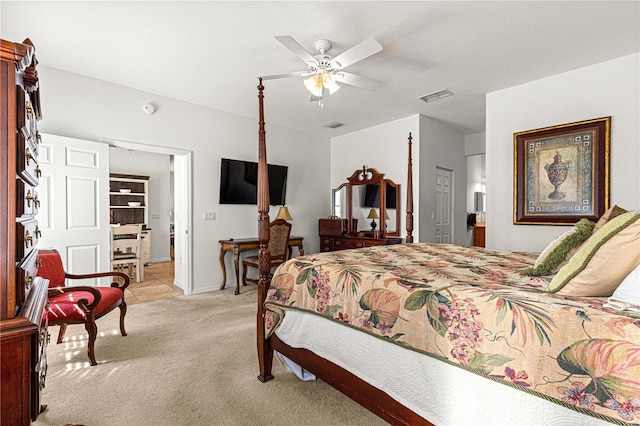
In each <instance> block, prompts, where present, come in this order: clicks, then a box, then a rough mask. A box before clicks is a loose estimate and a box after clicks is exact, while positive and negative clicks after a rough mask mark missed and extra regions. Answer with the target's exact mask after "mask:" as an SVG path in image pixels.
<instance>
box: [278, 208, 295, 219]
mask: <svg viewBox="0 0 640 426" xmlns="http://www.w3.org/2000/svg"><path fill="white" fill-rule="evenodd" d="M276 219H282V220H293V218H292V217H291V214H289V209H288V208H286V207H285V206H280V209H279V210H278V215H277V216H276Z"/></svg>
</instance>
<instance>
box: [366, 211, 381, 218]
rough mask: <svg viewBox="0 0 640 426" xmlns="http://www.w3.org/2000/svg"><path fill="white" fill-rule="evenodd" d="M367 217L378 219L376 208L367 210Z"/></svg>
mask: <svg viewBox="0 0 640 426" xmlns="http://www.w3.org/2000/svg"><path fill="white" fill-rule="evenodd" d="M367 219H378V212H377V211H376V209H371V210H369V216H367Z"/></svg>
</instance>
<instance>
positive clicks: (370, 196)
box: [362, 184, 396, 209]
mask: <svg viewBox="0 0 640 426" xmlns="http://www.w3.org/2000/svg"><path fill="white" fill-rule="evenodd" d="M386 192H387V193H386V194H385V195H386V197H387V202H386V206H385V209H395V208H396V188H395V187H394V186H391V185H389V184H387V191H386ZM362 207H369V208H376V209H377V208H379V207H380V186H379V185H378V184H373V185H367V186H366V188H365V190H364V198H363V200H362Z"/></svg>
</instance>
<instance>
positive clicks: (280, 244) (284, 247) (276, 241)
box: [236, 219, 291, 294]
mask: <svg viewBox="0 0 640 426" xmlns="http://www.w3.org/2000/svg"><path fill="white" fill-rule="evenodd" d="M269 235H270V239H269V254H270V255H271V268H270V269H273V268H275V267H276V266H278V265H280V264H281V263H282V262H284V261H285V260H287V254H288V251H289V236H290V235H291V224H290V223H289V222H287V221H286V220H283V219H276V220H274V221H273V222H271V223H269ZM248 267H252V268H256V269H258V256H248V257H245V258H244V259H243V260H242V285H247V281H248V282H250V283H253V284H257V283H258V280H254V279H250V278H247V268H248ZM236 294H240V287H239V286H237V287H236Z"/></svg>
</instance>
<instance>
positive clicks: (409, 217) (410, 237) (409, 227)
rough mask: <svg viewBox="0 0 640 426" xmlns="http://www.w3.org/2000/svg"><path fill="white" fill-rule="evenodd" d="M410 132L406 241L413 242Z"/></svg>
mask: <svg viewBox="0 0 640 426" xmlns="http://www.w3.org/2000/svg"><path fill="white" fill-rule="evenodd" d="M411 139H412V138H411V133H409V163H408V164H407V238H406V242H407V243H412V242H413V235H412V233H413V171H412V170H413V164H412V162H411Z"/></svg>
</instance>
